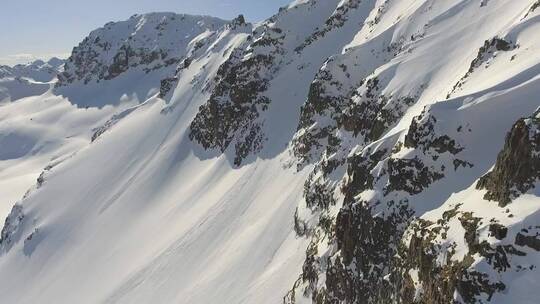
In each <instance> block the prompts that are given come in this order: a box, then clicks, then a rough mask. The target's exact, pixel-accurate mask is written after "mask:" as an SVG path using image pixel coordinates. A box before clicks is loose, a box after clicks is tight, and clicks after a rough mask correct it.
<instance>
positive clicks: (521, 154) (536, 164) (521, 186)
mask: <svg viewBox="0 0 540 304" xmlns="http://www.w3.org/2000/svg"><path fill="white" fill-rule="evenodd" d="M539 114H540V111H539V112H537V113H536V114H535V115H533V116H532V117H530V118H527V119H520V120H519V121H518V122H517V123H516V124H515V125H514V126H513V127H512V130H511V131H510V133H509V134H508V135H507V137H506V142H505V145H504V148H503V150H502V151H501V152H500V153H499V156H498V157H497V162H496V164H495V168H494V169H493V171H491V172H490V173H488V174H486V175H485V176H484V177H482V178H481V179H480V181H479V182H478V184H477V188H478V189H486V190H487V193H486V195H485V196H484V198H485V199H487V200H491V201H497V202H499V205H500V206H506V205H508V204H509V203H511V201H512V199H514V198H517V197H518V196H520V195H521V194H523V193H526V192H527V191H529V190H531V189H532V188H534V184H535V182H536V181H537V180H538V179H540V132H539V129H540V117H539Z"/></svg>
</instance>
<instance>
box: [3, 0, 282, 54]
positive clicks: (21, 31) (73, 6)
mask: <svg viewBox="0 0 540 304" xmlns="http://www.w3.org/2000/svg"><path fill="white" fill-rule="evenodd" d="M289 2H291V0H1V3H0V64H14V63H19V62H25V61H29V60H31V59H33V58H37V57H49V56H52V55H65V54H67V53H69V52H70V51H71V49H72V48H73V46H75V45H76V44H78V42H79V41H80V40H82V39H83V38H84V37H85V36H86V35H87V34H88V33H89V32H90V31H91V30H93V29H95V28H97V27H100V26H102V25H104V24H105V23H107V22H109V21H115V20H123V19H127V18H129V17H130V16H131V15H133V14H136V13H145V12H155V11H173V12H178V13H187V14H203V15H212V16H216V17H221V18H225V19H232V18H234V17H236V16H237V15H238V14H240V13H242V14H244V15H245V16H246V18H247V19H248V20H249V21H260V20H263V19H265V18H267V17H269V16H271V15H273V14H274V13H275V12H277V10H278V9H279V7H281V6H284V5H286V4H288V3H289Z"/></svg>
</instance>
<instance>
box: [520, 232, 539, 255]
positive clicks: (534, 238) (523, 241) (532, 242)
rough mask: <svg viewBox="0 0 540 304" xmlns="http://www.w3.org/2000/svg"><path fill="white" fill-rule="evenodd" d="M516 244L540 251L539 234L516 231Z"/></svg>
mask: <svg viewBox="0 0 540 304" xmlns="http://www.w3.org/2000/svg"><path fill="white" fill-rule="evenodd" d="M516 245H518V246H526V247H529V248H532V249H534V250H536V251H540V238H539V235H538V234H536V235H523V234H521V233H518V234H517V235H516Z"/></svg>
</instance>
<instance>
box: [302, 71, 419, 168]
mask: <svg viewBox="0 0 540 304" xmlns="http://www.w3.org/2000/svg"><path fill="white" fill-rule="evenodd" d="M344 69H346V68H344ZM328 84H331V86H334V85H335V86H336V87H335V88H333V89H338V90H341V89H343V87H342V86H341V85H340V84H338V83H336V82H334V81H333V76H332V74H330V73H329V72H328V71H326V70H321V71H320V72H319V74H318V75H317V77H316V79H315V81H314V82H313V83H312V84H311V87H310V90H309V96H308V100H307V102H306V104H305V105H304V106H303V107H302V111H301V117H300V123H299V126H298V130H299V132H298V133H297V136H296V137H295V138H294V140H293V145H292V146H293V153H294V155H295V156H296V157H297V158H298V159H299V160H300V163H307V162H311V161H313V160H314V159H316V158H317V157H320V155H321V154H323V153H325V154H327V155H330V154H332V153H335V152H336V151H337V150H338V147H339V146H340V144H341V139H340V138H339V136H338V134H337V133H338V132H339V131H340V130H343V131H345V132H349V133H351V134H352V136H354V137H355V138H358V140H359V141H360V142H362V141H363V142H364V143H365V144H368V143H370V142H373V141H376V140H378V139H379V138H380V137H381V136H382V135H383V134H384V133H385V132H386V131H388V130H389V129H390V128H391V127H392V126H393V125H394V124H395V123H396V122H397V121H398V120H399V118H401V117H402V116H403V114H404V113H405V111H406V110H407V109H408V108H409V107H410V106H412V105H414V103H415V102H416V97H409V96H403V97H394V96H386V95H384V94H382V92H381V88H380V80H379V79H378V78H377V77H373V78H368V79H365V80H362V82H361V83H360V86H359V88H357V89H355V90H353V91H351V92H350V93H348V94H344V95H339V94H338V95H336V94H331V93H329V92H327V91H326V90H327V89H329V85H328ZM318 117H325V118H329V120H327V121H329V122H326V123H324V124H323V123H321V122H319V121H318V119H319V118H318Z"/></svg>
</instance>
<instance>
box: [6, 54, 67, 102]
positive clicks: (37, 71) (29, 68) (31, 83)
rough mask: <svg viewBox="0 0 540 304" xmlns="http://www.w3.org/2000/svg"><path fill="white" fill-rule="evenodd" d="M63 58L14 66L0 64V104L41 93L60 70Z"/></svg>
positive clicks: (47, 87)
mask: <svg viewBox="0 0 540 304" xmlns="http://www.w3.org/2000/svg"><path fill="white" fill-rule="evenodd" d="M63 65H64V60H62V59H58V58H51V59H50V60H49V61H47V62H44V61H42V60H36V61H34V62H31V63H28V64H18V65H16V66H13V67H10V66H0V104H1V103H5V102H9V101H15V100H17V99H21V98H24V97H28V96H35V95H41V94H43V93H44V92H46V91H47V90H48V89H49V87H50V82H51V81H53V80H54V79H55V78H56V76H57V75H58V74H59V73H60V72H61V71H62V69H63Z"/></svg>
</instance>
